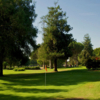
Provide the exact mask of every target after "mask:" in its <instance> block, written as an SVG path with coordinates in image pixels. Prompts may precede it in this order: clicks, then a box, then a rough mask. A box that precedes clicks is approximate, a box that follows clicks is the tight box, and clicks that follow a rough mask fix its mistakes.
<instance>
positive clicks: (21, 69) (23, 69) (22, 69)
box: [14, 68, 25, 71]
mask: <svg viewBox="0 0 100 100" xmlns="http://www.w3.org/2000/svg"><path fill="white" fill-rule="evenodd" d="M14 71H25V68H14Z"/></svg>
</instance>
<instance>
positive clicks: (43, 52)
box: [37, 44, 48, 68]
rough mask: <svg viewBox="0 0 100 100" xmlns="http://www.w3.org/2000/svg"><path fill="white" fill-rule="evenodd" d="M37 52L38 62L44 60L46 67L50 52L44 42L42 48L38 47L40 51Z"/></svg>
mask: <svg viewBox="0 0 100 100" xmlns="http://www.w3.org/2000/svg"><path fill="white" fill-rule="evenodd" d="M37 54H38V55H37V56H38V59H37V61H38V62H40V61H42V62H43V67H44V68H45V65H46V63H47V61H48V54H47V52H46V49H45V46H44V44H42V45H41V46H40V48H39V49H38V53H37Z"/></svg>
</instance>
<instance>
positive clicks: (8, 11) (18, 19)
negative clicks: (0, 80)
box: [0, 0, 37, 76]
mask: <svg viewBox="0 0 100 100" xmlns="http://www.w3.org/2000/svg"><path fill="white" fill-rule="evenodd" d="M30 3H32V1H31V0H0V76H2V75H3V73H2V63H3V60H4V58H5V57H9V56H15V55H11V52H13V51H14V52H17V51H16V49H18V50H20V51H21V52H23V53H25V54H29V53H30V50H31V48H32V47H35V37H36V34H37V29H36V28H35V27H34V26H33V24H32V23H33V22H34V21H35V18H36V14H35V5H34V4H31V5H30ZM14 54H15V53H14Z"/></svg>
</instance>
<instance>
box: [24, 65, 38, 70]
mask: <svg viewBox="0 0 100 100" xmlns="http://www.w3.org/2000/svg"><path fill="white" fill-rule="evenodd" d="M24 68H25V69H28V70H35V69H40V67H39V66H26V67H24Z"/></svg>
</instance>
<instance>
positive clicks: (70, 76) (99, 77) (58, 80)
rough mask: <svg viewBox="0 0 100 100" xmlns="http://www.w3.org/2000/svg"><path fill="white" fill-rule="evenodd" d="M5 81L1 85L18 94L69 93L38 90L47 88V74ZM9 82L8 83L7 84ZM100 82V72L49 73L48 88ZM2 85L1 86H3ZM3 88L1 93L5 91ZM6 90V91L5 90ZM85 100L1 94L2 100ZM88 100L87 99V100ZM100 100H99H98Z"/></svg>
mask: <svg viewBox="0 0 100 100" xmlns="http://www.w3.org/2000/svg"><path fill="white" fill-rule="evenodd" d="M0 80H3V81H4V82H2V83H1V84H2V85H3V86H6V87H7V89H8V90H13V91H15V92H17V93H19V92H21V93H33V94H34V93H58V92H68V90H64V89H63V90H62V89H37V88H35V86H45V73H39V74H20V75H6V76H4V77H0ZM6 81H7V82H6ZM96 81H100V72H94V71H88V70H85V69H84V70H83V69H82V70H80V69H79V70H70V71H60V72H56V73H47V74H46V82H47V84H46V85H47V86H50V85H51V86H69V85H77V84H79V83H82V82H96ZM2 85H1V86H2ZM16 85H17V86H18V85H19V86H22V87H23V86H25V87H27V86H28V87H29V86H34V88H32V89H31V88H25V87H24V88H18V87H17V88H14V86H16ZM3 90H4V89H2V87H1V88H0V91H3ZM5 90H6V89H5ZM13 99H14V100H85V99H84V98H60V99H59V98H56V99H55V98H45V97H44V98H39V97H37V98H36V97H34V96H32V97H20V96H16V95H4V94H3V93H0V100H13ZM86 100H87V99H86ZM98 100H99V99H98Z"/></svg>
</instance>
